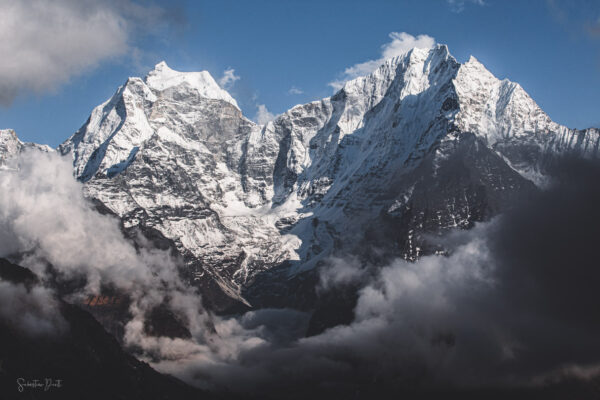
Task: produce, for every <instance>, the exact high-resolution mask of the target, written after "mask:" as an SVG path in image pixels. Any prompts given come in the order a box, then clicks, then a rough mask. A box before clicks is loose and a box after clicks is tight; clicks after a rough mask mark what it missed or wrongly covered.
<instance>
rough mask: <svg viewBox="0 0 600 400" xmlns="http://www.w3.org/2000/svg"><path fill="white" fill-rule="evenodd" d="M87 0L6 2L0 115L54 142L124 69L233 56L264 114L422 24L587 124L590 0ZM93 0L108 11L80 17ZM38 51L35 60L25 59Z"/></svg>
mask: <svg viewBox="0 0 600 400" xmlns="http://www.w3.org/2000/svg"><path fill="white" fill-rule="evenodd" d="M91 1H92V0H85V1H83V3H89V4H93V6H92V5H90V6H89V7H88V8H85V9H84V8H83V7H81V6H80V4H82V2H74V1H72V0H60V1H58V2H57V3H59V4H61V8H60V9H58V10H50V11H53V12H55V13H56V15H59V14H61V13H65V14H66V15H67V17H68V18H70V20H69V21H71V20H72V23H69V24H68V25H69V26H68V28H65V27H63V26H61V27H60V28H57V27H55V26H53V21H52V20H51V18H50V17H48V15H53V14H52V13H51V12H49V11H48V10H42V11H40V10H35V7H39V4H40V3H39V2H36V0H24V1H23V3H20V6H19V7H20V8H19V9H18V10H16V11H15V10H11V11H12V14H11V13H5V15H12V16H14V18H15V22H14V26H16V27H18V26H20V24H22V23H21V21H19V18H25V17H27V20H33V22H32V24H33V23H35V25H34V26H35V27H36V28H35V29H37V32H34V33H31V32H30V31H27V32H28V36H27V37H25V36H24V35H25V34H23V33H21V32H19V29H12V30H11V32H10V35H11V36H10V37H8V38H6V37H5V39H4V40H3V42H4V43H5V44H4V45H0V54H2V53H5V54H2V59H3V60H5V59H8V58H10V57H11V54H13V53H15V54H19V56H18V57H15V58H16V60H15V62H14V63H13V65H12V67H11V68H12V69H8V67H7V68H5V69H4V70H3V69H2V67H1V66H0V92H1V91H4V92H5V93H8V94H9V95H7V96H5V97H6V98H4V99H2V98H0V100H2V101H3V104H4V105H3V106H0V128H12V129H15V130H16V131H17V134H18V135H19V137H20V138H21V139H22V140H26V141H35V142H40V143H47V144H50V145H52V146H56V145H58V144H59V143H60V142H62V141H63V140H64V139H66V138H67V137H68V136H70V135H71V134H72V133H73V132H74V131H76V130H77V129H78V128H79V127H80V126H81V125H82V124H83V123H84V122H85V120H86V119H87V117H88V116H89V113H90V111H91V110H92V108H93V107H95V106H96V105H98V104H100V103H101V102H103V101H104V100H106V99H107V98H108V97H110V96H111V95H112V94H113V93H114V91H115V90H116V89H117V87H118V86H119V85H121V84H123V82H124V81H125V80H126V79H127V77H128V76H143V75H145V74H146V72H147V71H148V70H149V69H151V68H152V67H153V65H154V64H156V63H157V62H159V61H161V60H165V61H166V62H167V63H168V64H169V66H170V67H171V68H173V69H177V70H182V71H193V70H208V71H209V72H210V73H211V74H212V75H213V77H215V79H217V80H218V79H219V78H221V77H222V76H223V73H224V71H225V70H227V69H234V75H235V76H236V77H239V79H237V80H235V82H233V84H232V85H230V88H229V92H230V93H231V94H232V95H233V96H234V97H235V98H236V100H238V103H239V104H240V106H241V108H242V110H243V111H244V114H245V115H247V116H248V117H250V118H254V117H255V116H256V114H257V111H258V107H259V106H260V105H264V106H265V107H266V109H268V110H269V111H270V112H271V113H274V114H277V113H281V112H283V111H285V110H287V109H288V108H290V107H291V106H293V105H295V104H298V103H304V102H308V101H311V100H314V99H318V98H321V97H326V96H329V95H331V94H332V88H331V87H330V86H328V83H330V82H332V81H334V80H336V79H339V78H341V77H342V75H343V71H344V70H345V69H346V68H348V67H350V66H352V65H354V64H357V63H361V62H365V61H368V60H373V59H378V58H379V57H380V55H381V47H382V46H383V45H385V44H386V43H389V42H390V41H391V39H390V37H389V34H390V33H391V32H406V33H408V34H410V35H415V36H417V35H428V36H430V37H432V38H434V39H435V41H436V42H437V43H445V44H447V45H448V46H449V49H450V52H451V53H452V54H453V55H454V56H455V57H456V58H457V59H458V60H459V61H461V62H464V61H466V60H467V59H468V57H469V55H471V54H472V55H474V56H475V57H477V58H478V59H479V60H480V61H481V62H482V63H483V64H484V65H486V67H487V68H488V69H489V70H490V71H491V72H492V73H494V74H495V75H496V76H497V77H499V78H508V79H510V80H513V81H516V82H519V83H520V84H521V85H522V86H523V87H524V88H525V90H526V91H527V92H528V93H529V94H530V95H531V96H532V97H533V98H534V100H536V101H537V102H538V104H539V105H540V106H541V107H542V108H543V109H544V110H545V111H546V112H547V113H548V114H549V115H550V117H551V118H552V119H553V120H555V121H556V122H559V123H562V124H565V125H567V126H569V127H575V128H585V127H589V126H592V125H596V126H600V1H597V0H589V1H586V0H581V1H558V0H555V1H543V0H539V1H535V0H531V1H517V0H483V1H481V0H470V1H459V0H454V1H449V0H430V1H417V0H414V1H413V0H407V1H391V0H388V1H383V0H381V1H373V0H371V1H353V0H344V1H341V0H340V1H324V0H321V1H312V0H303V1H275V0H274V1H242V0H239V1H233V0H221V1H210V2H209V1H175V2H173V1H169V2H160V1H155V2H153V3H150V2H148V1H144V2H140V3H135V2H131V1H123V0H121V1H117V0H114V1H105V2H93V3H91ZM2 7H6V5H0V8H2ZM97 9H98V10H100V11H102V12H103V14H102V15H109V16H113V17H114V18H113V19H116V20H117V21H119V22H118V23H116V24H112V23H107V22H106V21H103V20H94V21H89V20H85V18H90V14H93V12H94V10H97ZM90 10H91V11H90ZM0 11H2V10H0ZM111 13H113V14H111ZM32 15H33V17H32ZM35 18H40V20H39V21H37V22H36V20H35ZM78 18H79V19H83V20H82V21H78V20H77V19H78ZM62 20H63V21H64V18H63V19H62ZM61 29H62V30H61ZM83 29H85V30H86V32H90V33H89V34H88V35H87V36H86V33H84V32H83ZM94 29H96V31H94ZM79 30H82V31H81V32H79ZM6 32H7V30H4V31H2V28H0V33H2V34H4V35H7V33H6ZM36 35H39V37H37V36H36ZM45 38H48V40H49V42H48V43H49V44H46V43H45V42H44V39H45ZM6 43H8V44H6ZM40 43H42V44H40ZM17 46H20V47H17ZM27 46H32V47H31V50H30V51H29V52H24V51H23V48H26V47H27ZM36 46H38V47H36ZM41 46H43V47H41ZM36 52H37V53H36ZM38 53H44V54H46V55H47V57H48V60H42V61H39V62H38V63H37V64H36V63H32V62H31V61H30V60H31V59H32V58H31V57H32V55H31V54H34V55H35V54H38ZM23 54H26V55H23ZM37 58H39V57H35V59H36V60H37ZM19 63H22V64H19ZM32 65H33V66H32ZM292 88H295V89H296V90H291V89H292ZM300 92H301V93H300ZM0 97H1V96H0Z"/></svg>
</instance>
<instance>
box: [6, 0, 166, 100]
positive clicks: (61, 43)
mask: <svg viewBox="0 0 600 400" xmlns="http://www.w3.org/2000/svg"><path fill="white" fill-rule="evenodd" d="M0 15H1V16H2V18H1V19H2V22H1V23H0V37H2V40H1V41H0V54H3V55H6V56H5V57H3V58H2V62H1V63H0V104H1V105H4V106H7V105H10V104H11V103H12V101H13V100H14V99H15V98H16V97H17V96H19V95H20V94H22V93H27V92H33V93H44V92H47V91H52V90H55V89H56V88H58V87H59V86H60V85H62V84H64V83H65V82H68V80H69V79H70V78H71V77H74V76H77V75H80V74H81V73H83V72H85V71H89V70H91V69H93V68H95V67H97V66H98V65H99V64H100V63H101V62H102V61H105V60H108V59H111V58H114V57H117V56H122V55H126V54H128V53H130V52H131V51H132V50H133V48H134V47H133V46H132V44H131V42H132V39H133V37H134V34H135V33H139V32H140V31H144V32H148V31H149V28H148V27H158V26H161V25H162V24H163V20H165V19H168V18H164V17H165V15H166V14H165V12H164V10H163V9H161V8H159V7H156V6H152V5H146V4H145V5H140V4H137V3H135V2H134V1H131V0H123V1H116V0H115V1H102V2H97V1H92V0H82V1H72V0H57V1H51V2H48V1H43V0H23V1H17V2H11V1H2V2H0ZM152 29H154V28H152ZM8 55H10V56H8Z"/></svg>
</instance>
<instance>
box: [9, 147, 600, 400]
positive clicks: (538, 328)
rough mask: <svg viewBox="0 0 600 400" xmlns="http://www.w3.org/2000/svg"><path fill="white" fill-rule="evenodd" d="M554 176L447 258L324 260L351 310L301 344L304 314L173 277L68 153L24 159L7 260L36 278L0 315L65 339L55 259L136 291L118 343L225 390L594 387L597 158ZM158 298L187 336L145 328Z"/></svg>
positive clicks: (562, 166)
mask: <svg viewBox="0 0 600 400" xmlns="http://www.w3.org/2000/svg"><path fill="white" fill-rule="evenodd" d="M552 176H553V180H552V183H551V184H550V185H549V187H548V188H546V189H544V190H543V191H540V192H539V193H538V194H536V195H535V196H533V197H532V198H531V199H529V201H527V202H525V203H523V204H520V205H517V206H516V207H515V208H514V209H513V210H511V211H508V212H506V213H505V214H503V215H501V216H498V217H497V218H495V219H493V220H492V221H488V222H485V223H480V224H477V225H476V226H475V227H474V228H473V229H471V230H468V231H454V232H452V233H450V234H449V235H447V236H445V237H442V238H436V239H435V240H438V241H439V242H440V244H442V245H443V246H444V247H445V248H447V249H448V254H447V255H446V256H441V255H429V256H424V257H422V258H420V259H419V261H417V262H414V263H412V262H406V261H404V260H402V259H397V260H394V261H393V262H391V263H389V264H388V265H369V264H367V263H364V262H361V261H359V260H358V259H357V258H356V257H355V256H353V255H350V254H336V255H335V257H331V258H330V259H329V261H328V262H327V263H326V265H324V266H323V267H320V269H319V276H320V281H319V288H318V292H319V293H320V294H322V295H323V294H326V293H328V291H330V290H333V289H339V288H340V287H341V288H346V289H344V290H355V291H356V293H355V294H356V296H357V299H358V300H357V303H356V306H355V307H354V310H353V315H354V319H353V321H352V322H351V323H350V324H348V325H339V326H336V327H333V328H330V329H328V330H326V331H325V332H323V333H321V334H319V335H316V336H311V337H306V329H307V326H308V322H309V319H310V313H308V312H301V311H297V310H288V309H261V310H253V311H249V312H246V313H244V314H240V315H233V316H216V315H213V314H212V313H211V312H209V311H207V310H205V309H204V308H203V307H202V302H201V296H200V294H199V293H198V292H197V291H196V290H195V289H194V288H192V287H191V286H190V285H188V284H187V283H186V282H184V281H183V280H182V279H181V278H180V276H179V273H178V268H179V267H180V266H181V265H180V261H179V260H177V259H176V258H174V257H173V256H172V255H170V254H168V253H167V252H164V251H160V250H157V249H154V248H152V247H151V246H150V245H148V246H146V247H141V248H137V249H136V247H135V246H134V245H133V244H132V243H131V242H130V241H128V240H127V239H126V238H125V237H124V235H123V233H122V232H121V230H120V228H119V222H118V220H116V219H115V218H113V217H111V216H107V215H101V214H99V213H98V212H96V211H95V210H94V208H93V206H92V205H91V203H90V202H89V201H88V200H86V199H85V197H84V196H83V191H82V185H81V184H80V183H79V182H77V181H76V180H75V179H74V178H73V176H72V169H71V166H70V164H69V163H68V162H67V161H65V160H63V159H61V158H60V157H59V156H58V155H56V154H39V153H35V152H32V153H30V154H26V155H25V157H23V159H22V160H21V163H20V168H19V169H18V171H2V172H0V188H2V191H1V192H0V256H1V257H7V256H13V255H15V254H21V256H22V257H23V258H22V262H21V264H23V265H24V266H25V267H28V268H30V269H31V270H32V271H34V272H35V273H36V274H37V275H38V276H39V277H40V279H41V282H42V283H41V286H40V288H39V290H38V291H37V292H35V294H34V295H30V296H29V297H24V294H26V292H23V291H24V290H26V289H25V288H19V287H15V286H14V285H9V284H8V283H6V282H3V281H0V298H2V299H5V298H7V296H8V297H9V298H20V299H23V298H27V299H28V300H27V302H26V303H22V305H20V306H19V308H18V309H20V310H23V309H26V310H30V311H29V312H30V313H31V314H32V315H31V316H30V317H26V318H20V317H19V315H21V314H22V313H14V312H11V311H10V309H9V308H7V307H0V317H1V318H8V319H9V320H11V321H13V323H14V324H18V325H19V326H21V327H23V329H24V330H26V331H29V332H32V333H36V334H38V333H40V332H41V333H42V334H43V333H44V332H49V331H53V332H58V333H60V329H61V328H60V326H61V322H60V320H58V319H56V318H55V317H54V316H53V314H52V312H50V311H48V310H51V309H52V307H53V306H52V304H53V303H52V301H48V302H44V301H41V302H40V301H38V300H36V299H38V298H40V299H42V300H43V299H45V298H46V297H47V296H50V295H49V293H50V294H51V290H52V289H51V287H50V281H51V280H50V276H49V265H50V266H51V269H52V270H53V271H54V272H53V273H54V274H58V276H59V277H60V279H61V280H63V281H69V280H73V279H83V280H84V281H85V284H84V285H83V288H82V289H81V291H80V292H78V293H77V294H73V296H74V297H72V298H71V299H77V298H80V297H81V296H83V295H85V294H89V293H95V292H97V291H99V290H100V289H101V288H102V287H103V286H104V285H112V287H116V288H118V289H121V290H126V291H127V292H128V293H130V294H131V297H132V302H131V305H130V309H129V311H130V314H131V318H130V320H129V321H127V324H126V329H125V335H124V345H125V346H126V348H130V349H133V350H132V351H135V354H136V355H137V356H138V357H139V358H141V359H142V360H145V361H147V362H149V363H150V364H151V365H152V366H153V367H154V368H156V369H157V370H159V371H161V372H166V373H170V374H173V375H175V376H177V377H179V378H181V379H183V380H185V381H186V382H188V383H190V384H192V385H195V386H198V387H201V388H205V389H210V390H213V391H217V392H220V393H225V394H227V393H229V394H235V395H238V396H256V397H259V398H269V397H270V398H291V399H293V398H301V397H306V396H307V395H311V396H312V397H315V398H320V397H321V396H322V397H329V398H336V397H348V396H354V397H365V396H369V395H378V396H379V397H380V398H386V396H390V397H394V396H397V395H398V393H430V394H435V393H438V392H440V391H441V392H444V393H445V391H448V390H450V391H452V393H454V392H456V393H458V392H461V393H463V392H465V391H466V392H469V393H471V392H472V391H473V390H482V389H489V390H515V388H517V389H518V388H526V389H539V388H543V387H547V386H549V385H550V386H551V385H557V384H561V383H563V382H572V381H573V380H575V381H577V382H590V381H592V380H596V379H597V378H598V374H599V373H600V344H599V343H598V340H597V338H598V337H599V335H600V321H599V320H598V318H597V317H596V314H595V312H596V311H595V308H596V306H597V304H599V303H600V302H599V300H600V299H599V295H598V294H597V288H598V287H599V286H600V272H599V270H598V263H597V262H595V260H596V254H595V253H596V251H595V249H596V247H595V245H596V242H597V239H598V238H599V237H600V213H598V211H597V205H598V204H600V189H599V188H598V185H597V182H599V181H600V166H599V165H598V164H597V163H592V162H588V161H581V160H579V161H577V160H564V161H561V162H560V163H558V164H557V165H556V167H555V168H554V169H553V170H552ZM19 291H21V292H19ZM19 293H20V294H19ZM15 294H19V296H17V297H15V296H16V295H15ZM43 296H46V297H43ZM78 296H79V297H78ZM50 297H51V296H50ZM2 304H4V302H2ZM159 304H166V305H167V306H168V308H169V309H170V310H171V311H172V312H174V313H176V314H177V315H180V316H181V320H182V321H184V322H185V324H186V327H187V329H189V331H190V333H191V336H190V337H189V338H172V337H164V336H152V335H149V334H148V333H147V332H146V331H145V330H144V323H145V320H146V318H147V315H148V311H149V310H151V309H152V307H154V306H156V305H159ZM19 318H20V319H19Z"/></svg>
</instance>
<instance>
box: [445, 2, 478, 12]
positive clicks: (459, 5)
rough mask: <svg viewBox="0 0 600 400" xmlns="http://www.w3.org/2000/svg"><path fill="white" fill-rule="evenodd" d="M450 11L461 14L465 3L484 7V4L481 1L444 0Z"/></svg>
mask: <svg viewBox="0 0 600 400" xmlns="http://www.w3.org/2000/svg"><path fill="white" fill-rule="evenodd" d="M446 2H447V3H448V5H449V6H450V9H451V10H452V11H453V12H455V13H461V12H463V10H464V9H465V5H466V4H467V3H471V4H476V5H479V6H484V5H485V4H486V3H485V2H484V1H483V0H446Z"/></svg>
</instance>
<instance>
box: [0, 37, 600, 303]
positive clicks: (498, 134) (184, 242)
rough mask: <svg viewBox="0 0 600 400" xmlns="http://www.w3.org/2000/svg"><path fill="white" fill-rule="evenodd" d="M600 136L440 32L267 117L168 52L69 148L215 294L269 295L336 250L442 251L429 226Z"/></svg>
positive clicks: (127, 219) (505, 191)
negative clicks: (253, 117)
mask: <svg viewBox="0 0 600 400" xmlns="http://www.w3.org/2000/svg"><path fill="white" fill-rule="evenodd" d="M10 135H11V134H7V133H6V131H2V132H0V139H1V140H0V146H4V147H7V145H5V144H3V143H8V142H10V140H8V139H5V137H8V136H10ZM15 138H16V137H15ZM7 140H8V141H7ZM599 143H600V130H598V129H588V130H584V131H579V130H574V129H569V128H566V127H564V126H561V125H559V124H556V123H554V122H553V121H551V119H550V118H549V117H548V115H546V113H544V111H542V110H541V109H540V107H538V105H537V104H536V103H535V102H534V101H533V100H532V99H531V97H530V96H529V95H528V94H527V93H526V92H525V91H524V90H523V88H521V86H519V85H518V84H516V83H513V82H510V81H508V80H499V79H497V78H495V77H494V76H493V75H492V74H491V73H490V72H489V71H487V70H486V69H485V67H484V66H483V65H482V64H481V63H479V62H478V61H477V60H476V59H475V58H473V57H472V58H471V59H470V60H469V61H468V62H466V63H464V64H461V63H459V62H457V61H456V60H455V59H454V58H453V57H452V55H450V53H449V52H448V49H447V47H446V46H444V45H438V46H436V47H434V48H432V49H417V48H415V49H413V50H411V51H409V52H408V53H406V54H404V55H402V56H400V57H396V58H393V59H389V60H387V61H386V62H385V63H384V64H383V65H381V66H380V67H379V68H378V69H377V70H376V71H374V72H373V73H372V74H370V75H367V76H365V77H360V78H357V79H354V80H351V81H348V82H346V84H345V85H344V87H343V88H342V89H341V90H340V91H338V92H337V93H336V94H335V95H333V96H332V97H329V98H325V99H322V100H319V101H314V102H311V103H308V104H304V105H298V106H295V107H293V108H292V109H290V110H288V111H287V112H285V113H284V114H282V115H280V116H278V117H277V118H276V119H275V120H274V121H273V122H269V123H267V124H266V125H257V124H255V123H254V122H252V121H250V120H249V119H247V118H246V117H244V116H243V114H242V112H241V110H240V109H239V107H238V105H237V103H236V102H235V100H234V99H233V98H232V97H231V96H230V95H229V94H228V93H227V92H226V91H225V90H223V89H221V88H220V87H219V86H218V85H217V83H216V82H215V81H214V79H213V78H212V77H211V76H210V74H209V73H208V72H206V71H203V72H177V71H174V70H172V69H170V68H169V67H168V66H167V65H166V64H165V63H164V62H161V63H160V64H158V65H157V66H156V67H155V69H154V70H153V71H151V72H150V73H149V74H148V76H147V77H146V78H144V79H140V78H129V79H128V80H127V82H126V83H125V84H124V85H123V86H122V87H120V88H119V89H118V90H117V92H116V93H115V94H114V95H113V97H111V98H110V99H109V100H107V101H106V102H105V103H103V104H101V105H99V106H98V107H96V108H95V109H94V110H93V111H92V114H91V116H90V118H89V119H88V121H87V122H86V123H85V124H84V125H83V126H82V127H81V129H79V131H77V132H76V133H75V134H74V135H73V136H71V137H70V138H69V139H68V140H67V141H65V142H64V143H63V144H62V145H61V146H59V151H60V153H61V154H62V155H64V156H65V157H72V160H73V166H74V174H75V175H76V176H77V177H78V178H79V179H80V180H81V181H83V182H85V188H86V193H87V196H89V197H90V198H92V199H95V200H96V201H99V202H101V203H102V204H103V205H104V206H106V207H107V208H108V209H109V210H110V211H111V212H113V213H115V214H116V215H118V216H119V217H120V218H121V219H122V221H123V225H124V227H125V228H126V229H127V228H134V227H141V228H142V229H145V230H152V231H153V232H157V234H159V235H161V236H163V237H164V238H166V239H168V240H169V241H170V242H172V243H173V244H174V246H175V247H176V248H177V250H178V251H179V252H180V253H181V254H182V255H184V257H185V260H186V262H187V266H188V267H189V271H190V275H191V277H192V279H193V280H194V281H195V282H196V283H197V284H198V285H199V286H201V287H202V288H203V289H204V291H205V293H209V296H213V297H215V298H219V296H220V298H221V300H222V299H224V298H230V299H234V300H235V301H239V302H242V303H245V304H247V305H261V304H269V302H270V301H277V298H281V297H286V296H288V295H289V293H287V291H288V289H287V288H288V286H287V283H286V282H290V281H293V278H294V277H298V276H300V275H302V273H303V272H305V271H310V270H312V269H313V268H314V267H315V266H317V265H318V264H319V262H320V261H322V260H324V259H325V258H326V257H327V256H329V255H331V254H333V253H335V252H336V251H349V252H353V253H357V254H361V253H362V254H364V253H365V252H368V248H369V247H370V245H373V246H374V247H378V248H379V249H383V254H389V255H390V256H402V257H404V258H406V259H410V260H414V259H416V258H418V257H419V256H420V255H421V254H424V253H431V252H434V251H436V248H435V246H433V245H431V244H429V243H427V241H426V239H424V236H423V235H424V234H426V233H434V234H439V233H443V232H444V231H446V230H448V229H451V228H454V227H462V228H469V227H470V226H472V225H473V223H474V222H477V221H481V220H486V219H489V218H490V217H492V216H493V215H495V214H497V213H499V212H500V211H501V210H503V209H504V208H506V207H509V206H510V204H511V203H512V202H514V200H515V199H516V198H519V197H521V196H526V195H527V193H529V192H530V191H532V190H536V189H535V187H536V185H538V186H540V185H543V184H544V183H545V169H546V167H547V165H548V163H549V162H551V159H552V157H553V156H555V155H557V154H561V153H564V152H573V153H576V154H579V155H582V156H585V157H596V156H597V155H598V146H599ZM10 146H13V145H10V144H9V145H8V147H7V148H11V149H12V148H13V147H14V146H13V147H10ZM3 149H4V148H2V147H0V154H1V153H2V150H3ZM9 152H13V153H14V152H15V150H9ZM381 253H382V252H379V254H381ZM223 295H225V296H223ZM288 297H289V296H288ZM292 297H293V296H292ZM221 300H215V303H219V302H220V303H221V304H222V305H221V306H219V305H217V308H219V307H225V306H226V304H225V303H227V302H223V301H221Z"/></svg>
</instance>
